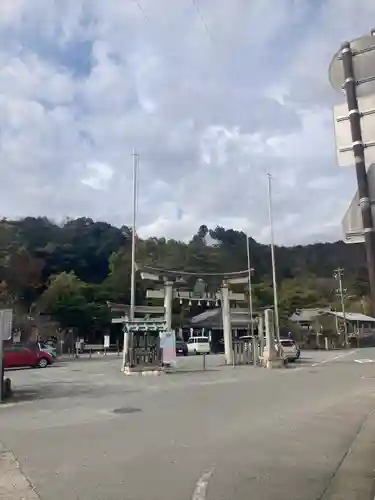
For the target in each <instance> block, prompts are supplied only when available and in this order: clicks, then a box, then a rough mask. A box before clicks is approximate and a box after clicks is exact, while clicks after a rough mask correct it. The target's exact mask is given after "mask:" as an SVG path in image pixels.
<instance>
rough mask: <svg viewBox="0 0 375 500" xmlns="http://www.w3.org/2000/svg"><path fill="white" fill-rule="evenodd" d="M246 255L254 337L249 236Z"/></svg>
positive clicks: (250, 314)
mask: <svg viewBox="0 0 375 500" xmlns="http://www.w3.org/2000/svg"><path fill="white" fill-rule="evenodd" d="M246 254H247V270H248V278H249V316H250V323H249V326H250V334H251V335H252V336H254V324H253V293H252V286H251V266H250V240H249V237H248V235H246Z"/></svg>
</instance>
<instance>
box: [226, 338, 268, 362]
mask: <svg viewBox="0 0 375 500" xmlns="http://www.w3.org/2000/svg"><path fill="white" fill-rule="evenodd" d="M262 354H263V353H262V352H261V345H260V343H259V341H258V339H257V338H254V339H236V340H234V341H233V364H234V365H257V364H258V363H259V358H260V356H261V355H262Z"/></svg>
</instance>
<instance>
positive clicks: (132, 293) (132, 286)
mask: <svg viewBox="0 0 375 500" xmlns="http://www.w3.org/2000/svg"><path fill="white" fill-rule="evenodd" d="M137 170H138V155H137V153H136V152H135V150H133V224H132V257H131V258H132V261H131V281H130V321H133V320H134V312H135V241H136V216H137V174H138V172H137Z"/></svg>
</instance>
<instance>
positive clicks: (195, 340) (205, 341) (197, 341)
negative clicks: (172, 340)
mask: <svg viewBox="0 0 375 500" xmlns="http://www.w3.org/2000/svg"><path fill="white" fill-rule="evenodd" d="M187 347H188V352H189V354H209V353H210V341H209V338H208V337H190V339H189V340H188V341H187Z"/></svg>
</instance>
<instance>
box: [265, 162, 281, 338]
mask: <svg viewBox="0 0 375 500" xmlns="http://www.w3.org/2000/svg"><path fill="white" fill-rule="evenodd" d="M267 178H268V216H269V224H270V235H271V244H270V247H271V261H272V282H273V307H274V316H275V330H276V331H275V333H276V340H277V341H278V342H280V324H279V300H278V295H277V279H276V260H275V237H274V232H273V214H272V176H271V174H270V173H269V172H267Z"/></svg>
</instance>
